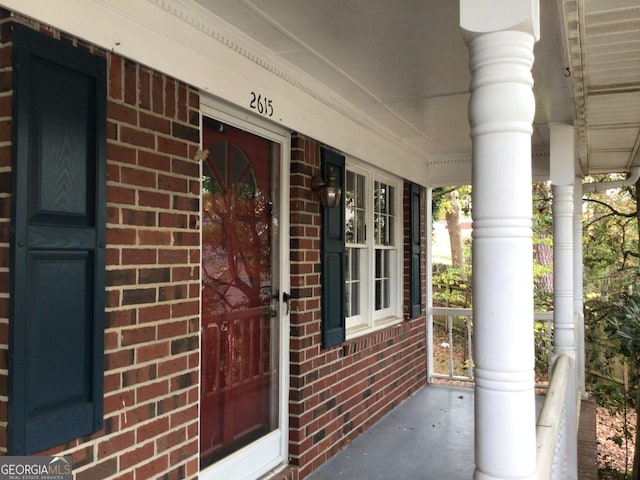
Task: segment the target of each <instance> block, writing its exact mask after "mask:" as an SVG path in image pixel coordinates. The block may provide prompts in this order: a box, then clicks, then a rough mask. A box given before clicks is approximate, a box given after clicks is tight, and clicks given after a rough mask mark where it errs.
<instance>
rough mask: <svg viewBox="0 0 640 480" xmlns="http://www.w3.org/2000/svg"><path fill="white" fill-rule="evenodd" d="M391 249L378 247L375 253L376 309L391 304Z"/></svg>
mask: <svg viewBox="0 0 640 480" xmlns="http://www.w3.org/2000/svg"><path fill="white" fill-rule="evenodd" d="M391 255H392V251H391V250H382V249H376V253H375V309H376V310H381V309H383V308H389V307H390V306H391Z"/></svg>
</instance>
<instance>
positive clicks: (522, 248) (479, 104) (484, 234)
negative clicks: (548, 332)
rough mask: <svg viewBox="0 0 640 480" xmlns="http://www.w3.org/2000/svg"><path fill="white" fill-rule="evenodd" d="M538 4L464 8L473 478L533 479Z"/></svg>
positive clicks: (475, 1) (472, 0)
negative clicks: (470, 227)
mask: <svg viewBox="0 0 640 480" xmlns="http://www.w3.org/2000/svg"><path fill="white" fill-rule="evenodd" d="M538 17H539V15H538V2H537V0H520V1H513V0H460V24H461V27H462V29H463V33H464V35H465V40H466V41H467V45H468V48H469V53H470V61H469V65H470V70H471V76H472V79H471V100H470V103H469V122H470V124H471V137H472V141H473V153H472V157H473V160H472V165H473V181H472V184H473V315H474V361H475V377H476V378H475V379H476V384H475V460H476V469H475V472H474V478H475V479H476V480H490V479H513V480H515V479H532V480H533V479H535V478H536V431H535V395H534V385H535V378H534V349H533V260H532V251H533V248H532V241H531V237H532V230H531V184H532V178H531V133H532V121H533V117H534V112H535V100H534V97H533V91H532V86H533V79H532V75H531V67H532V65H533V46H534V43H535V41H536V40H537V38H538V31H539V18H538Z"/></svg>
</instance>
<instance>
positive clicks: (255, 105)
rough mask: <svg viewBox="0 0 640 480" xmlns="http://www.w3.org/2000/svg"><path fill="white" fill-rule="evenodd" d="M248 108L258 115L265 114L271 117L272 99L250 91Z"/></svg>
mask: <svg viewBox="0 0 640 480" xmlns="http://www.w3.org/2000/svg"><path fill="white" fill-rule="evenodd" d="M249 108H251V109H252V110H256V111H257V112H258V113H259V114H260V115H266V116H267V117H273V100H271V99H270V98H267V97H263V96H262V95H260V94H258V93H256V92H251V101H250V102H249Z"/></svg>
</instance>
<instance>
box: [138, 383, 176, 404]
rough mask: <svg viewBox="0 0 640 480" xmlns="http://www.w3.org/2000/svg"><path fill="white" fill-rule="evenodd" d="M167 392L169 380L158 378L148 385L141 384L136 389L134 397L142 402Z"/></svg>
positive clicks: (162, 395)
mask: <svg viewBox="0 0 640 480" xmlns="http://www.w3.org/2000/svg"><path fill="white" fill-rule="evenodd" d="M168 393H169V382H168V381H167V380H166V379H165V380H160V381H157V382H154V383H151V384H149V385H142V386H140V387H138V388H137V389H136V399H137V400H138V402H139V403H144V402H147V401H149V400H153V399H154V398H160V397H164V396H165V395H167V394H168Z"/></svg>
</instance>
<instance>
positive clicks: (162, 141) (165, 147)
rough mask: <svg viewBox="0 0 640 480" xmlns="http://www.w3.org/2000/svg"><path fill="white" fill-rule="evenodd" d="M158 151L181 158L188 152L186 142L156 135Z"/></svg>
mask: <svg viewBox="0 0 640 480" xmlns="http://www.w3.org/2000/svg"><path fill="white" fill-rule="evenodd" d="M158 151H159V152H162V153H168V154H169V155H174V156H177V157H183V158H186V157H187V155H188V153H189V151H188V149H187V144H186V143H184V142H183V141H180V140H175V139H173V138H169V137H164V136H162V135H158Z"/></svg>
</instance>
